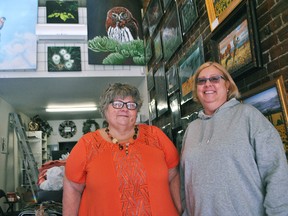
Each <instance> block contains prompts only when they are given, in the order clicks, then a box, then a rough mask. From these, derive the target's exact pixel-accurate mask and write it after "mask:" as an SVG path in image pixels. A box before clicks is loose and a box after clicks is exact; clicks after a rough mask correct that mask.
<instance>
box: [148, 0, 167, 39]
mask: <svg viewBox="0 0 288 216" xmlns="http://www.w3.org/2000/svg"><path fill="white" fill-rule="evenodd" d="M146 14H147V18H148V24H149V32H150V36H152V35H153V33H154V31H155V29H156V28H157V26H158V24H159V22H160V20H161V18H162V16H163V14H164V13H163V10H162V6H161V2H160V0H151V1H150V2H149V5H148V7H147V11H146Z"/></svg>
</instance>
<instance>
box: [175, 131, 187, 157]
mask: <svg viewBox="0 0 288 216" xmlns="http://www.w3.org/2000/svg"><path fill="white" fill-rule="evenodd" d="M184 134H185V130H183V129H180V130H178V131H177V132H176V135H175V143H176V148H177V150H178V152H179V154H181V150H182V142H183V137H184Z"/></svg>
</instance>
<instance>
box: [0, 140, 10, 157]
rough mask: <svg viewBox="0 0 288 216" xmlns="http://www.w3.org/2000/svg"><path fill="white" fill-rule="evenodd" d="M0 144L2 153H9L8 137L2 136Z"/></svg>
mask: <svg viewBox="0 0 288 216" xmlns="http://www.w3.org/2000/svg"><path fill="white" fill-rule="evenodd" d="M0 144H1V149H0V152H1V154H8V141H7V139H6V138H4V137H2V138H1V140H0Z"/></svg>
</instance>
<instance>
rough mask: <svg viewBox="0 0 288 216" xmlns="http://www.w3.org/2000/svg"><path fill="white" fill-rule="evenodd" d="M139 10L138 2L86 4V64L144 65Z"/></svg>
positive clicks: (96, 1)
mask: <svg viewBox="0 0 288 216" xmlns="http://www.w3.org/2000/svg"><path fill="white" fill-rule="evenodd" d="M99 5H100V7H99ZM141 8H142V4H141V2H140V1H135V2H133V4H131V2H130V1H121V0H116V1H105V0H89V1H87V25H88V63H89V64H97V65H145V48H144V42H143V34H142V15H141Z"/></svg>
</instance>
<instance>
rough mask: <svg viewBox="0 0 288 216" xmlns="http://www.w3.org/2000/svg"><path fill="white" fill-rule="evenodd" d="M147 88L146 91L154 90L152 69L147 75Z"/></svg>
mask: <svg viewBox="0 0 288 216" xmlns="http://www.w3.org/2000/svg"><path fill="white" fill-rule="evenodd" d="M147 88H148V91H150V90H151V89H153V88H154V74H153V68H152V67H151V68H150V69H149V71H148V73H147Z"/></svg>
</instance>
